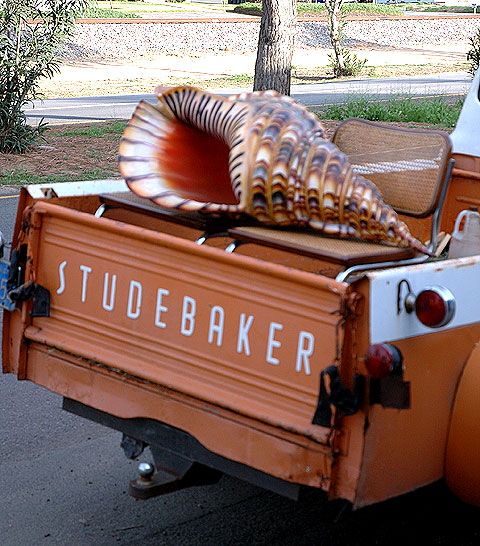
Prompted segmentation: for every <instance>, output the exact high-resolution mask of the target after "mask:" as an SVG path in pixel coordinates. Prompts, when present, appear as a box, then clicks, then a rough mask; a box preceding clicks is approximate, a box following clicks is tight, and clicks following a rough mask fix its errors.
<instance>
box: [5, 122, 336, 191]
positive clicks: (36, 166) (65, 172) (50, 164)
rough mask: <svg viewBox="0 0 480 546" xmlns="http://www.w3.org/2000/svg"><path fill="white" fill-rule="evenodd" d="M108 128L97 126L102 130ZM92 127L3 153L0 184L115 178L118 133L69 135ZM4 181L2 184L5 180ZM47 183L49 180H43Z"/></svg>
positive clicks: (60, 129)
mask: <svg viewBox="0 0 480 546" xmlns="http://www.w3.org/2000/svg"><path fill="white" fill-rule="evenodd" d="M104 125H109V124H108V123H104V124H98V126H99V127H101V126H104ZM324 125H325V127H326V129H327V133H328V134H329V135H331V134H333V131H334V129H335V127H336V125H337V122H336V121H325V123H324ZM89 127H90V125H83V124H78V125H75V126H74V127H68V126H55V127H52V128H51V129H50V131H48V132H47V133H46V139H47V141H46V143H44V144H43V145H41V146H40V147H39V148H36V149H34V150H32V151H31V152H28V153H26V154H22V155H15V154H0V185H1V184H2V183H3V184H5V183H9V181H10V183H11V184H12V183H13V185H15V177H14V176H12V174H14V173H15V171H16V172H17V173H19V174H25V173H28V175H30V176H31V177H36V178H35V179H32V181H33V182H41V181H42V180H38V179H37V177H39V178H40V177H45V176H46V175H48V176H49V177H50V179H51V180H52V181H61V180H68V179H75V180H81V179H82V176H83V177H84V178H85V179H87V178H88V179H90V178H99V179H100V178H115V177H118V176H119V173H118V168H117V153H118V143H119V140H120V135H119V134H112V135H106V136H100V137H92V136H83V135H73V136H72V135H68V133H69V132H70V131H71V129H72V128H73V129H75V131H76V132H77V131H81V130H82V129H88V128H89ZM2 178H3V181H2ZM44 181H45V182H46V181H47V180H46V179H45V180H44Z"/></svg>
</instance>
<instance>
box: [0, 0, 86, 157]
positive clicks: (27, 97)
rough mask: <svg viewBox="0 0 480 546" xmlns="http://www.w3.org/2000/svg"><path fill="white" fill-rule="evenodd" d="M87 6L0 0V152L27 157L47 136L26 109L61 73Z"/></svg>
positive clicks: (58, 0) (64, 0)
mask: <svg viewBox="0 0 480 546" xmlns="http://www.w3.org/2000/svg"><path fill="white" fill-rule="evenodd" d="M87 2H88V0H0V53H1V54H0V153H24V152H26V151H27V150H28V149H30V148H31V147H32V146H33V145H34V144H35V143H36V142H37V140H38V139H39V138H41V136H42V134H43V133H44V131H45V129H46V125H45V124H44V123H43V120H42V121H41V122H40V124H39V125H38V126H37V127H32V126H30V125H28V123H27V118H26V116H25V113H24V112H23V108H24V107H25V106H26V105H27V104H28V103H30V102H32V101H33V100H34V99H36V98H38V97H39V91H38V86H39V80H40V79H41V78H45V77H47V78H51V77H52V76H53V74H54V73H55V72H57V71H59V69H60V61H59V60H58V54H59V48H60V46H61V45H62V43H63V42H64V41H65V40H66V39H67V38H68V37H69V36H71V35H72V34H73V30H74V24H75V18H76V16H77V14H78V13H79V12H80V11H81V10H82V9H84V8H85V7H86V5H87Z"/></svg>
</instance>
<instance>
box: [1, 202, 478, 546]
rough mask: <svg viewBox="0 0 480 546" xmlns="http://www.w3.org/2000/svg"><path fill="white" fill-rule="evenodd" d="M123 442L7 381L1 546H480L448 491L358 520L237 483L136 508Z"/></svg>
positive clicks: (10, 211) (474, 516)
mask: <svg viewBox="0 0 480 546" xmlns="http://www.w3.org/2000/svg"><path fill="white" fill-rule="evenodd" d="M0 193H5V192H0ZM15 204H16V198H15V196H14V195H12V193H11V192H10V193H9V194H7V195H6V196H5V195H3V196H0V230H1V231H3V233H4V234H5V237H6V239H7V240H9V239H10V234H11V229H12V225H13V219H14V214H15ZM120 440H121V438H120V434H119V433H117V432H112V431H110V430H109V429H106V428H104V427H102V426H100V425H96V424H93V423H90V422H89V421H86V420H84V419H82V418H80V417H77V416H74V415H71V414H68V413H66V412H64V411H63V410H62V409H61V398H60V397H59V396H58V395H55V394H53V393H50V392H49V391H47V390H45V389H43V388H41V387H37V386H36V385H34V384H32V383H28V382H19V381H17V379H16V377H15V376H12V375H2V374H0V544H1V545H2V546H38V545H46V546H47V545H53V544H55V545H62V546H113V545H116V546H117V545H120V546H139V545H142V546H183V545H185V546H237V545H238V546H245V545H258V546H267V545H268V546H302V545H305V546H306V545H308V546H316V545H318V546H373V545H377V546H378V545H380V546H392V545H397V544H402V545H408V546H415V545H417V544H418V545H420V544H421V545H422V546H429V545H438V546H440V545H441V546H473V545H475V546H478V544H480V520H479V511H478V509H473V508H471V507H468V506H465V505H463V504H462V503H460V502H459V501H457V500H456V499H455V498H453V497H452V496H451V495H450V494H449V492H448V491H447V490H446V488H445V487H444V485H443V484H442V483H439V484H435V485H433V486H431V487H428V488H424V489H422V490H420V491H418V492H416V493H412V494H409V495H405V496H403V497H401V498H398V499H394V500H392V501H388V502H385V503H382V504H381V505H377V506H374V507H370V508H366V509H363V510H360V511H358V512H354V513H351V512H350V511H349V510H348V508H347V509H346V510H343V509H344V508H345V505H344V504H343V503H341V502H333V503H329V502H327V501H326V499H325V497H324V496H323V495H314V494H310V495H307V496H306V498H305V499H303V500H302V501H300V502H294V501H291V500H288V499H285V498H283V497H280V496H278V495H276V494H273V493H270V492H267V491H264V490H261V489H259V488H257V487H254V486H252V485H249V484H246V483H243V482H241V481H238V480H235V479H233V478H229V477H224V478H222V479H221V480H220V482H219V483H218V484H216V485H212V486H205V487H201V488H192V489H190V490H184V491H179V492H176V493H171V494H169V495H166V496H163V497H158V498H155V499H151V500H149V501H135V500H134V499H132V498H131V497H129V496H128V494H127V488H128V482H129V480H130V479H131V478H133V477H135V475H136V463H133V462H131V461H128V460H127V459H126V458H125V456H124V455H123V451H122V450H121V448H120V446H119V443H120ZM142 460H150V459H149V455H148V454H147V455H146V456H142ZM342 510H343V511H342Z"/></svg>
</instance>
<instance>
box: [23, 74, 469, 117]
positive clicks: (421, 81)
mask: <svg viewBox="0 0 480 546" xmlns="http://www.w3.org/2000/svg"><path fill="white" fill-rule="evenodd" d="M470 82H471V76H469V75H467V74H466V73H449V74H434V75H428V76H421V77H418V76H415V77H409V78H371V79H366V80H348V81H339V82H331V83H321V84H308V85H296V86H293V88H292V96H293V97H294V98H295V99H297V100H298V101H299V102H302V103H303V104H306V105H307V106H321V105H325V104H336V103H341V102H345V101H346V100H348V98H349V97H351V96H352V95H358V94H365V95H367V96H369V97H371V98H372V99H373V100H385V99H388V98H391V97H392V96H409V97H425V96H436V95H449V96H457V95H458V96H463V95H464V94H465V93H466V92H467V91H468V88H469V86H470ZM240 91H242V90H241V89H238V88H235V89H234V88H232V89H218V90H213V92H215V93H217V92H218V93H220V94H234V93H238V92H240ZM142 99H143V100H148V101H151V102H155V99H154V97H153V95H140V94H136V95H110V96H102V97H79V98H67V99H49V100H45V101H43V102H42V101H35V102H34V104H33V105H32V106H31V107H29V108H27V109H25V112H26V114H27V118H28V120H29V123H31V124H37V123H38V122H39V121H40V120H41V119H42V118H43V119H44V121H46V122H48V123H50V124H62V123H88V122H97V121H105V120H110V119H129V118H130V116H131V114H132V112H133V110H134V108H135V106H136V105H137V104H138V102H139V101H140V100H142Z"/></svg>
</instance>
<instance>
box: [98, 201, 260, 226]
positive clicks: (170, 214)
mask: <svg viewBox="0 0 480 546" xmlns="http://www.w3.org/2000/svg"><path fill="white" fill-rule="evenodd" d="M100 201H101V203H103V204H104V205H106V206H107V208H122V209H124V210H128V211H132V212H136V213H140V214H146V215H147V216H152V217H155V218H159V219H161V220H167V221H169V222H172V223H174V224H180V225H182V226H186V227H189V228H193V229H197V230H199V231H203V232H205V233H221V232H225V233H226V232H227V230H228V228H229V227H230V226H232V225H238V224H241V225H244V224H247V225H249V224H252V223H256V222H254V221H253V220H251V219H249V218H248V217H241V218H236V219H232V218H230V217H228V216H225V215H213V214H203V213H201V212H185V211H180V210H176V209H167V208H164V207H161V206H160V205H157V204H156V203H154V202H153V201H150V199H145V198H143V197H139V196H138V195H136V194H134V193H133V192H131V191H126V192H119V193H108V194H102V195H100Z"/></svg>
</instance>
